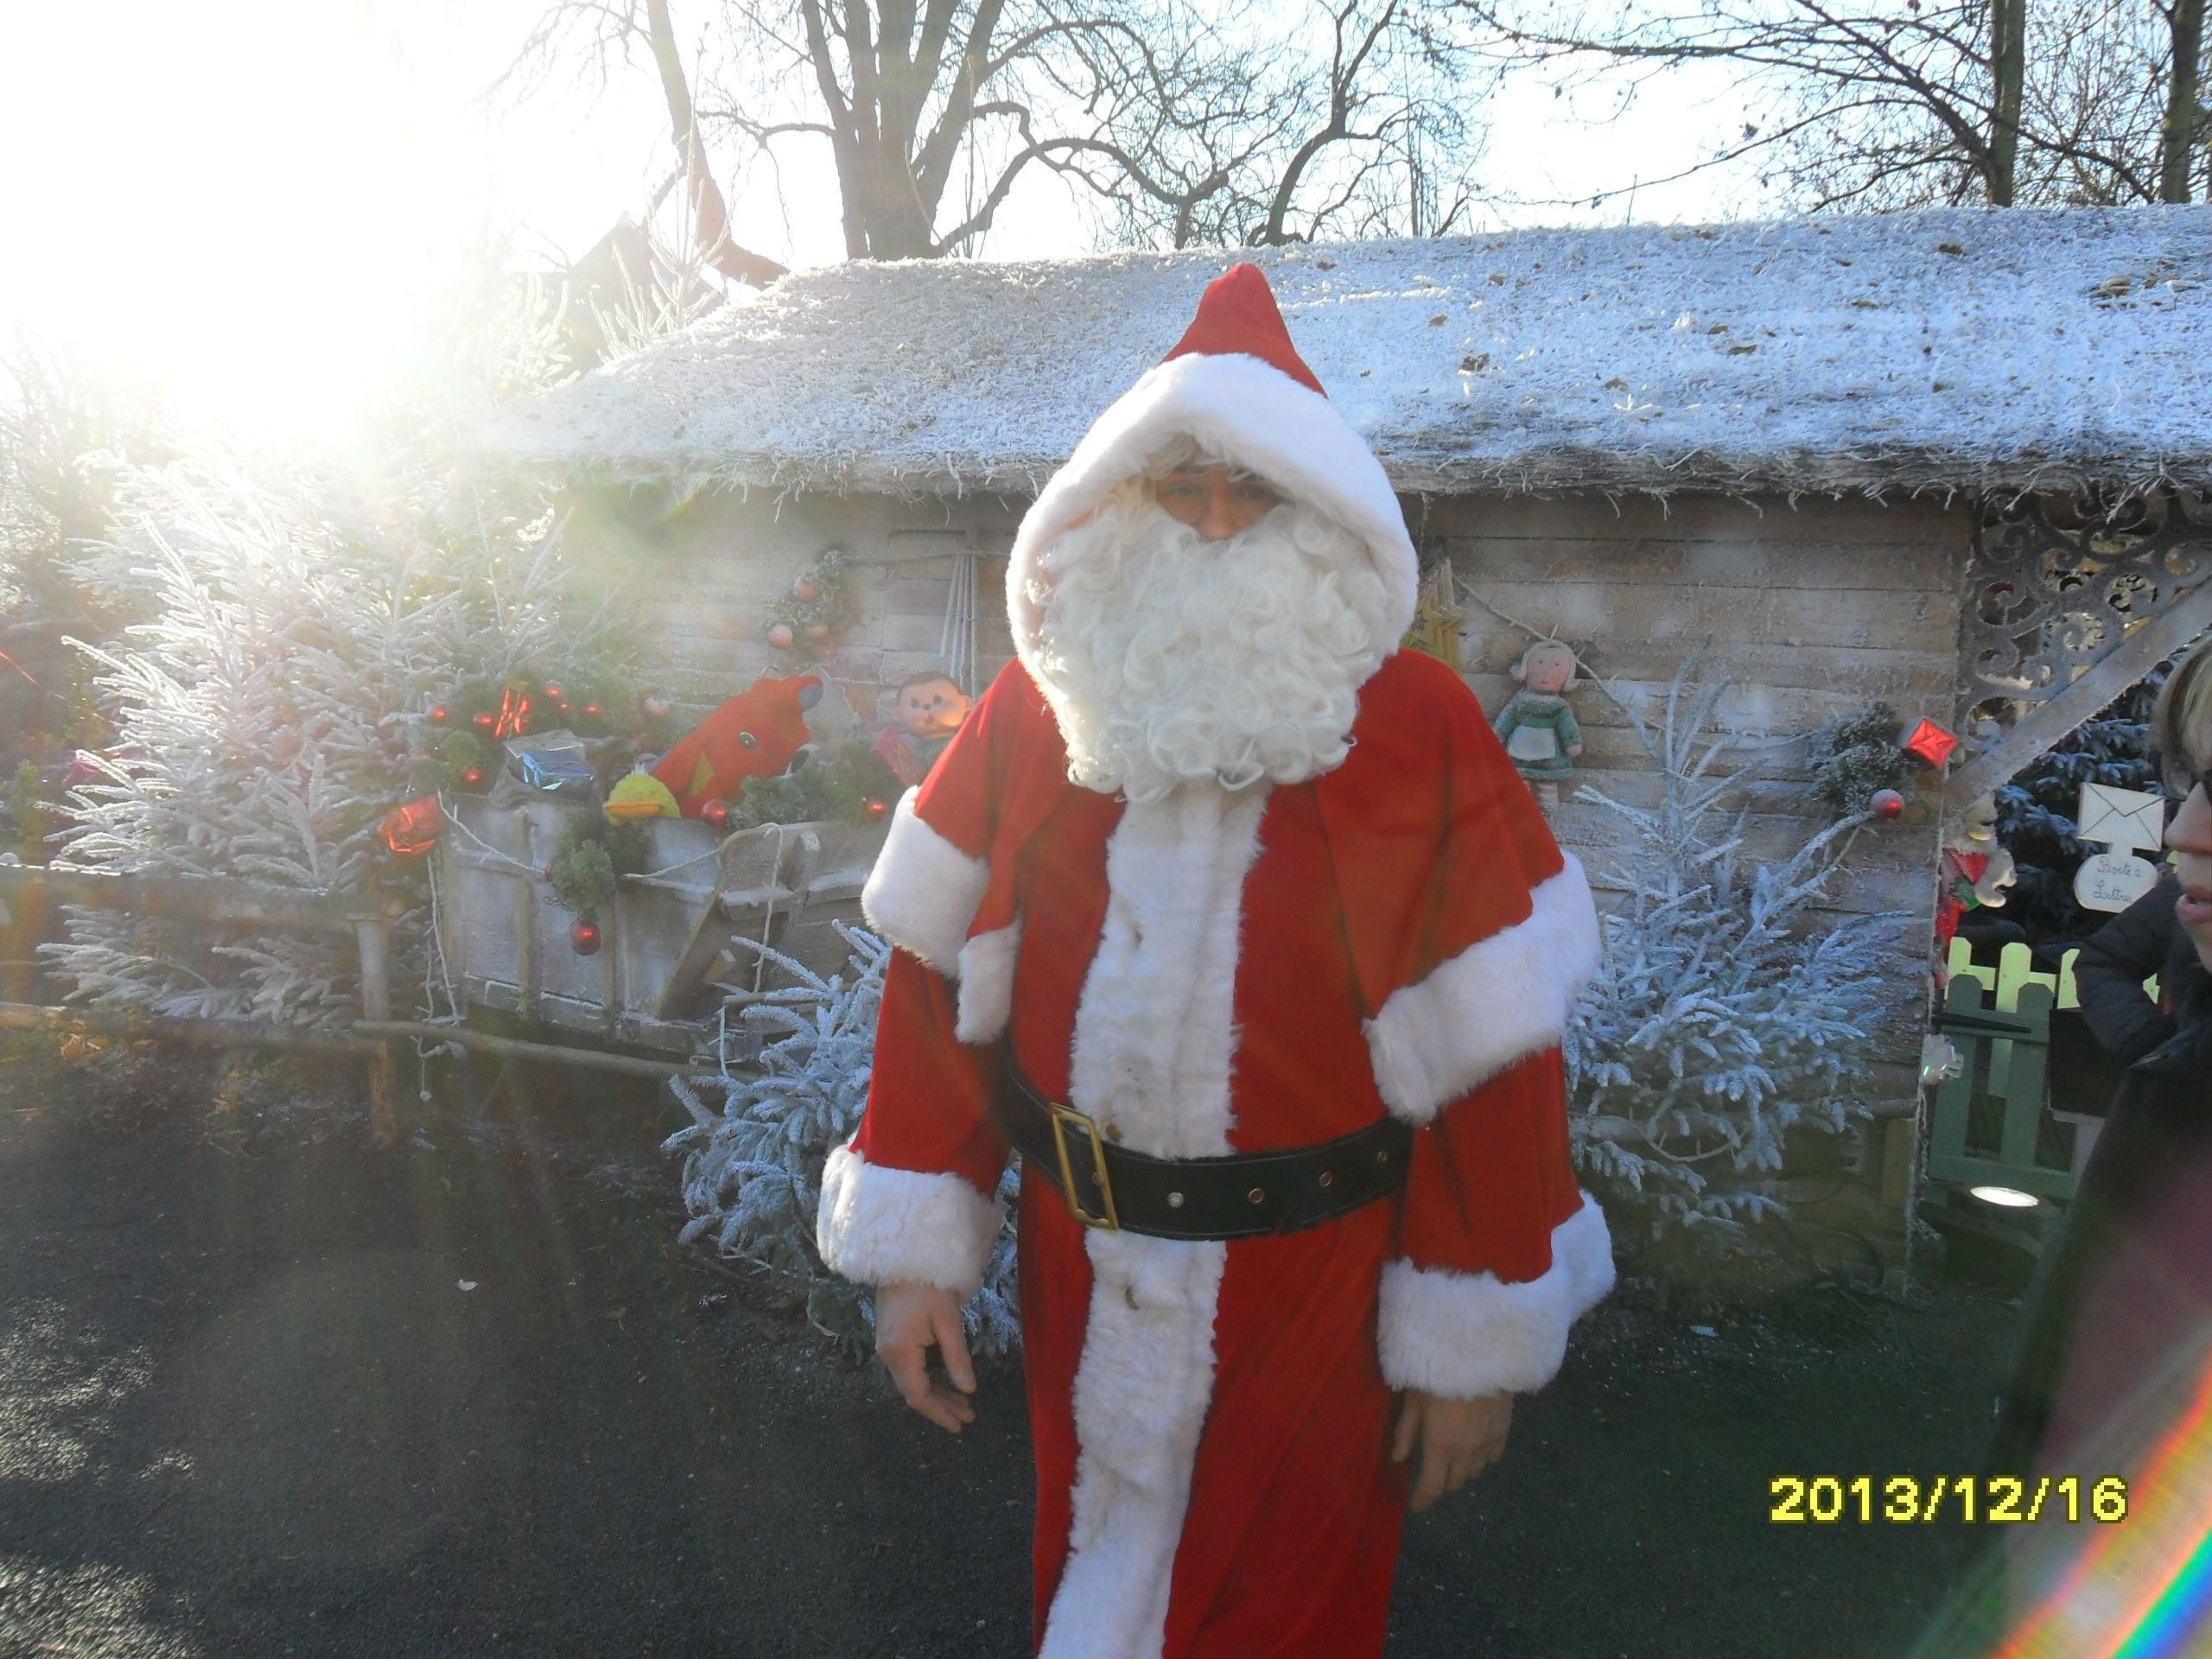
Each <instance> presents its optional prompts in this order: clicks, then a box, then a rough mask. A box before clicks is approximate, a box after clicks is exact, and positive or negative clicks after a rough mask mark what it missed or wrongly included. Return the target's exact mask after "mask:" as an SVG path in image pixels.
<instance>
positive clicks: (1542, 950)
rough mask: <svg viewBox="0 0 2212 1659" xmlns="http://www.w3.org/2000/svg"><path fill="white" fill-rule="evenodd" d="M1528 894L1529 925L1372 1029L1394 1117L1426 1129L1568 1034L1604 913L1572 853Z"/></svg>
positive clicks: (1378, 1071) (1464, 955) (1457, 960)
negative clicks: (1444, 1112)
mask: <svg viewBox="0 0 2212 1659" xmlns="http://www.w3.org/2000/svg"><path fill="white" fill-rule="evenodd" d="M1565 857H1566V859H1567V866H1566V868H1564V869H1562V870H1560V873H1559V874H1557V875H1554V876H1553V877H1552V878H1550V880H1547V881H1544V882H1541V883H1540V884H1539V885H1538V887H1537V888H1536V890H1535V893H1533V894H1532V895H1530V896H1531V899H1532V900H1533V902H1534V905H1535V908H1534V909H1533V910H1532V911H1531V912H1530V913H1529V918H1528V919H1527V920H1526V921H1523V922H1519V923H1516V925H1513V926H1511V927H1509V928H1505V929H1503V930H1501V931H1498V932H1496V933H1493V934H1491V936H1490V937H1489V938H1486V939H1478V940H1477V941H1476V942H1475V943H1474V944H1471V945H1469V946H1468V947H1467V948H1466V949H1465V950H1463V951H1461V952H1460V953H1459V955H1458V956H1456V957H1452V960H1451V961H1449V962H1447V963H1442V964H1440V966H1439V967H1437V968H1436V969H1434V970H1433V972H1431V973H1430V974H1429V976H1428V977H1427V978H1426V979H1424V980H1422V981H1421V983H1420V984H1418V985H1408V986H1406V987H1404V988H1402V989H1400V990H1397V991H1395V992H1393V993H1392V994H1391V995H1390V999H1389V1001H1387V1002H1385V1003H1383V1009H1382V1012H1381V1013H1379V1014H1376V1016H1375V1018H1374V1019H1372V1020H1369V1021H1368V1022H1367V1049H1368V1053H1369V1055H1370V1058H1372V1060H1373V1062H1374V1065H1375V1085H1376V1089H1377V1090H1380V1091H1381V1093H1382V1096H1383V1103H1384V1104H1385V1105H1387V1106H1388V1107H1389V1109H1391V1111H1392V1112H1394V1113H1395V1114H1396V1115H1397V1116H1400V1117H1402V1118H1403V1119H1405V1120H1406V1122H1408V1123H1412V1124H1414V1125H1420V1124H1422V1123H1426V1122H1428V1121H1429V1119H1431V1118H1433V1117H1434V1116H1436V1115H1437V1113H1438V1112H1440V1111H1441V1110H1443V1109H1444V1108H1445V1107H1446V1105H1447V1104H1449V1103H1451V1102H1452V1101H1454V1100H1457V1099H1458V1098H1459V1096H1461V1095H1464V1094H1465V1093H1466V1092H1467V1090H1470V1089H1472V1088H1474V1087H1475V1086H1476V1085H1477V1084H1480V1083H1482V1082H1483V1081H1484V1080H1485V1079H1486V1078H1489V1077H1495V1076H1496V1075H1497V1073H1498V1072H1500V1071H1503V1070H1504V1069H1505V1068H1506V1067H1507V1066H1509V1065H1512V1064H1513V1063H1514V1062H1515V1061H1516V1060H1519V1059H1522V1058H1526V1057H1527V1056H1529V1055H1530V1054H1534V1053H1535V1052H1538V1051H1539V1050H1541V1049H1546V1048H1549V1047H1550V1046H1552V1045H1553V1044H1554V1043H1556V1042H1558V1041H1559V1040H1560V1038H1561V1037H1562V1036H1563V1035H1565V1033H1566V1031H1567V1015H1568V1014H1569V1013H1570V1012H1571V1011H1572V1010H1573V1007H1574V999H1575V998H1576V997H1578V996H1580V995H1581V994H1582V988H1583V987H1584V986H1585V985H1587V984H1588V983H1589V982H1590V980H1591V976H1592V975H1594V974H1595V973H1596V972H1597V971H1598V910H1597V906H1596V905H1595V904H1594V903H1593V902H1592V899H1591V897H1590V884H1589V882H1588V881H1587V880H1585V879H1584V877H1583V874H1582V866H1581V864H1580V862H1579V861H1577V860H1576V859H1575V856H1574V855H1573V854H1572V853H1568V854H1567V855H1565Z"/></svg>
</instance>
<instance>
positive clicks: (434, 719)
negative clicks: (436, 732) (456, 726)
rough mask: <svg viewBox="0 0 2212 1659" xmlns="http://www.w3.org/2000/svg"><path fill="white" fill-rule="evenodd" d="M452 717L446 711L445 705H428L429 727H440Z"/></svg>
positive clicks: (438, 703)
mask: <svg viewBox="0 0 2212 1659" xmlns="http://www.w3.org/2000/svg"><path fill="white" fill-rule="evenodd" d="M452 717H453V716H452V715H450V714H449V713H448V711H447V709H446V706H445V704H443V703H442V702H434V703H432V704H431V705H430V724H431V725H433V726H442V725H444V724H445V723H446V721H448V720H450V719H451V718H452Z"/></svg>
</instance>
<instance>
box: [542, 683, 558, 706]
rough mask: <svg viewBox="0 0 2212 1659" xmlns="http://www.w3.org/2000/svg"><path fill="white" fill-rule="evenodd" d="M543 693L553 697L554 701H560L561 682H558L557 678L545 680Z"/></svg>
mask: <svg viewBox="0 0 2212 1659" xmlns="http://www.w3.org/2000/svg"><path fill="white" fill-rule="evenodd" d="M545 695H546V696H549V697H550V698H552V699H553V701H554V702H560V701H561V683H560V682H559V681H558V680H548V681H546V682H545Z"/></svg>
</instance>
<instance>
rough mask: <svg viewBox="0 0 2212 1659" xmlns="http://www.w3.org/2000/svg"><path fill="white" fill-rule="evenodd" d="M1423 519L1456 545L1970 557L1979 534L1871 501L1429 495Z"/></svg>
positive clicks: (1945, 516)
mask: <svg viewBox="0 0 2212 1659" xmlns="http://www.w3.org/2000/svg"><path fill="white" fill-rule="evenodd" d="M1421 506H1422V507H1423V508H1424V509H1425V511H1424V512H1420V513H1417V514H1416V515H1415V516H1416V519H1417V522H1418V523H1419V528H1420V530H1421V532H1422V534H1423V536H1424V537H1438V536H1451V535H1455V534H1457V535H1491V536H1504V537H1519V536H1548V537H1580V538H1584V539H1587V540H1591V541H1600V542H1603V541H1617V540H1629V539H1648V540H1653V541H1680V542H1760V543H1789V542H1801V541H1802V542H1860V543H1874V544H1878V545H1879V544H1889V545H1907V546H1914V545H1917V546H1925V547H1930V548H1936V549H1954V548H1961V547H1964V546H1965V545H1966V544H1967V542H1968V541H1969V540H1970V538H1971V537H1972V536H1973V533H1974V521H1973V518H1972V515H1971V513H1970V512H1968V511H1967V509H1966V508H1965V507H1964V505H1954V506H1949V507H1946V506H1942V505H1938V504H1936V503H1935V502H1932V501H1897V502H1878V501H1870V500H1866V499H1863V498H1858V497H1848V496H1847V497H1844V498H1841V499H1820V500H1808V501H1806V502H1805V503H1803V504H1802V505H1797V506H1792V505H1790V504H1789V501H1788V500H1787V499H1784V498H1783V497H1781V496H1763V497H1760V498H1758V499H1757V500H1754V501H1745V500H1742V499H1737V498H1735V497H1731V496H1718V495H1703V494H1697V495H1688V494H1686V495H1675V496H1669V497H1668V498H1667V499H1665V500H1663V501H1662V500H1656V499H1653V498H1651V497H1649V496H1621V497H1619V498H1618V499H1614V500H1611V501H1608V500H1605V499H1600V498H1599V497H1596V496H1586V497H1580V498H1570V499H1559V498H1549V499H1547V498H1541V497H1535V496H1489V495H1459V494H1453V495H1431V496H1428V497H1427V498H1425V499H1424V500H1423V502H1422V503H1421Z"/></svg>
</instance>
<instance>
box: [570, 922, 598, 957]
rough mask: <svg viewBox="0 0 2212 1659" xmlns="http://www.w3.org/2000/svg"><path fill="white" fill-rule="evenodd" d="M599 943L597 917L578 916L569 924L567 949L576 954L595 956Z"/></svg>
mask: <svg viewBox="0 0 2212 1659" xmlns="http://www.w3.org/2000/svg"><path fill="white" fill-rule="evenodd" d="M600 944H601V938H600V931H599V919H598V918H596V917H594V916H579V917H577V918H576V919H575V921H573V922H570V923H569V950H573V951H575V953H576V954H577V955H578V956H580V957H595V956H597V955H598V954H599V947H600Z"/></svg>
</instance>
